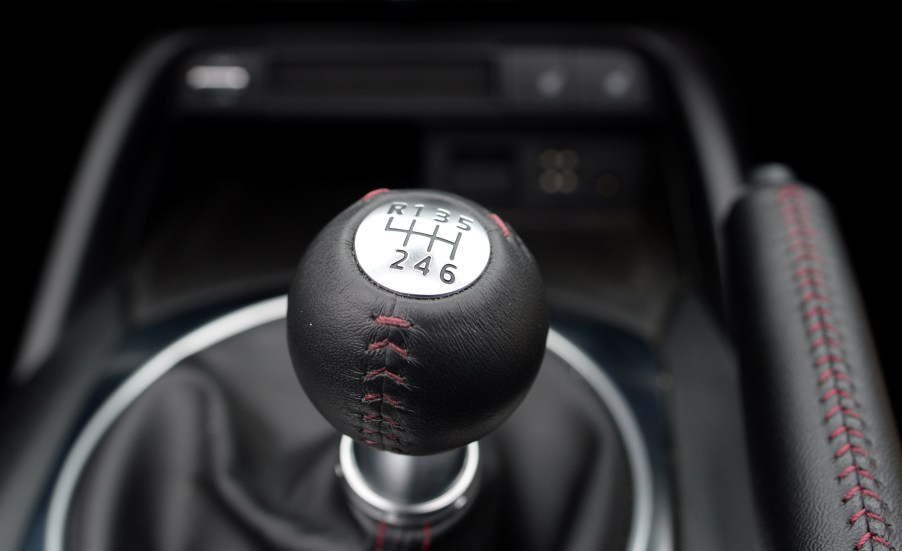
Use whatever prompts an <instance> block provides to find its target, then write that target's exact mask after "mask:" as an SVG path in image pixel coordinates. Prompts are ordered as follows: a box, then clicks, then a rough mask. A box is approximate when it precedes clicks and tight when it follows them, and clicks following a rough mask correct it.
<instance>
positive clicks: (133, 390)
mask: <svg viewBox="0 0 902 551" xmlns="http://www.w3.org/2000/svg"><path fill="white" fill-rule="evenodd" d="M287 306H288V298H287V297H286V296H281V297H277V298H273V299H269V300H266V301H263V302H258V303H256V304H252V305H250V306H247V307H245V308H241V309H239V310H236V311H235V312H232V313H231V314H227V315H225V316H223V317H221V318H218V319H215V320H213V321H211V322H209V323H207V324H205V325H202V326H201V327H199V328H197V329H195V330H194V331H192V332H190V333H188V334H187V335H185V336H184V337H182V338H180V339H179V340H177V341H175V342H174V343H172V344H171V345H169V346H167V347H166V348H164V349H163V350H162V351H160V352H159V353H158V354H157V355H156V356H154V357H153V358H151V359H150V360H149V361H148V362H147V363H145V364H144V365H142V366H141V367H140V368H138V369H137V370H136V371H135V373H134V374H133V375H132V376H131V377H129V378H128V379H127V380H126V381H125V382H124V383H123V384H122V385H121V386H120V387H119V388H118V389H116V391H115V392H113V394H112V395H111V396H110V397H109V398H107V400H106V401H105V402H104V403H103V405H102V406H101V407H100V409H98V410H97V412H96V413H94V415H93V416H92V417H91V419H90V421H88V424H87V425H85V427H84V429H82V431H81V433H80V434H79V435H78V438H77V439H76V441H75V444H74V445H73V446H72V448H71V449H70V450H69V453H68V454H67V455H66V458H65V460H64V462H63V467H62V469H61V470H60V473H59V476H58V477H57V479H56V483H55V484H54V487H53V492H52V494H51V498H50V506H49V511H48V515H47V524H46V526H45V529H44V549H45V550H46V551H64V536H65V531H66V518H67V517H68V516H69V515H68V513H69V505H70V503H71V501H72V496H73V495H74V493H75V488H76V486H77V484H78V480H79V478H80V477H81V473H82V471H83V470H84V468H85V466H86V465H87V463H88V460H89V459H90V458H91V454H92V453H93V452H94V449H95V448H96V447H97V445H98V444H99V443H100V441H101V440H102V439H103V437H104V435H105V434H106V432H107V431H108V430H109V429H110V427H112V426H113V424H114V423H115V422H116V420H117V419H118V418H119V416H120V415H122V413H123V412H124V411H125V410H126V409H127V408H128V407H129V406H130V405H131V404H132V403H134V402H135V400H137V399H138V398H139V397H140V396H141V394H143V393H144V391H145V390H147V389H148V388H149V387H150V386H151V385H152V384H153V383H154V382H156V381H157V380H158V379H159V378H160V377H162V376H163V375H165V374H166V373H167V372H168V371H169V370H170V369H172V368H173V367H175V366H176V365H177V364H178V363H179V362H181V361H182V360H184V359H185V358H187V357H189V356H192V355H194V354H197V353H198V352H201V351H202V350H204V349H206V348H208V347H210V346H213V345H214V344H217V343H219V342H222V341H224V340H226V339H229V338H231V337H234V336H235V335H237V334H239V333H242V332H244V331H247V330H249V329H253V328H254V327H258V326H260V325H263V324H265V323H269V322H272V321H277V320H279V319H282V318H284V317H285V312H286V311H287ZM547 346H548V349H549V350H550V351H551V352H552V353H554V354H555V355H557V356H558V357H560V358H561V359H562V360H564V361H565V362H566V363H568V364H570V365H571V366H572V367H573V369H574V370H576V372H577V373H578V374H579V375H581V376H582V377H583V379H585V380H586V382H587V383H589V386H591V387H592V389H593V390H594V391H595V392H596V393H597V394H598V396H599V397H600V398H601V400H602V401H603V402H604V404H605V406H606V407H607V408H608V409H609V410H610V412H611V416H612V417H613V419H614V422H615V423H616V424H617V427H618V428H619V429H620V432H621V434H622V436H623V441H624V445H625V447H626V453H627V458H628V460H629V464H630V470H631V471H632V473H631V474H632V477H633V485H634V488H635V492H636V496H635V499H634V500H633V523H632V525H631V527H630V535H629V539H628V543H627V548H626V549H627V551H646V550H647V549H648V544H649V540H650V534H651V527H652V517H653V503H654V502H653V499H652V498H653V491H652V475H651V466H650V464H649V461H648V452H647V448H646V446H645V441H644V440H643V438H642V433H641V432H640V429H639V425H638V423H637V422H636V419H635V417H634V416H633V414H632V411H631V410H630V408H629V406H628V405H627V402H626V399H625V398H624V397H623V395H622V394H621V393H620V391H619V390H618V389H617V386H616V385H615V384H614V383H613V381H611V380H610V379H609V378H608V376H607V375H606V374H605V373H604V372H603V371H602V370H601V368H600V367H599V366H598V364H597V363H595V362H594V361H593V360H592V359H591V358H589V357H588V356H587V355H586V354H585V353H583V352H582V351H581V350H580V349H579V348H577V347H576V346H575V345H574V344H573V343H571V342H570V341H568V340H567V339H566V338H564V337H563V336H562V335H561V334H560V333H558V332H556V331H554V330H553V329H552V330H550V331H549V332H548V341H547ZM471 445H472V444H471ZM475 464H476V462H474V465H475ZM462 478H463V477H462Z"/></svg>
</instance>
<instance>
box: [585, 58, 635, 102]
mask: <svg viewBox="0 0 902 551" xmlns="http://www.w3.org/2000/svg"><path fill="white" fill-rule="evenodd" d="M576 66H577V68H578V75H579V78H578V79H577V83H576V87H577V88H578V91H577V94H578V95H579V99H580V103H581V104H582V105H584V106H586V107H592V106H595V107H611V108H614V107H617V108H621V109H631V108H638V107H644V106H645V105H646V104H647V103H648V102H649V100H650V90H649V81H648V74H647V73H646V70H645V65H644V63H642V60H641V59H640V58H639V57H638V56H636V55H633V54H630V53H627V52H624V51H601V50H598V51H593V50H584V51H581V52H580V53H579V54H578V55H577V61H576Z"/></svg>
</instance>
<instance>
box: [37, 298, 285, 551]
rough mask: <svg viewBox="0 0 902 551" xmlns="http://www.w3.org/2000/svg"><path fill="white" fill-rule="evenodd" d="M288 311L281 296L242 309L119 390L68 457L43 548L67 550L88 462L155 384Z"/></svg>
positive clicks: (157, 359) (176, 346) (165, 353)
mask: <svg viewBox="0 0 902 551" xmlns="http://www.w3.org/2000/svg"><path fill="white" fill-rule="evenodd" d="M287 309H288V298H287V297H285V296H282V297H278V298H274V299H270V300H266V301H263V302H258V303H256V304H253V305H251V306H247V307H245V308H241V309H239V310H236V311H235V312H232V313H231V314H227V315H225V316H223V317H221V318H218V319H216V320H213V321H211V322H210V323H207V324H206V325H202V326H201V327H199V328H198V329H195V330H194V331H192V332H190V333H188V334H187V335H185V336H184V337H182V338H180V339H179V340H177V341H175V342H174V343H172V344H170V345H169V346H167V347H166V348H164V349H163V350H162V351H161V352H160V353H158V354H157V355H156V356H154V357H153V358H151V359H150V361H148V362H147V363H146V364H144V365H142V366H141V367H140V368H138V370H137V371H135V373H134V375H132V376H131V377H129V378H128V379H127V380H126V381H125V382H124V383H123V384H122V386H120V387H119V388H118V389H116V391H115V392H114V393H113V394H112V395H111V396H110V397H109V398H107V400H106V401H105V402H104V403H103V405H102V406H101V407H100V409H98V410H97V412H96V413H95V414H94V415H93V416H92V417H91V420H90V421H88V424H87V425H85V428H84V429H82V431H81V434H79V435H78V439H77V440H76V441H75V445H73V446H72V448H71V449H70V450H69V454H68V455H67V456H66V460H65V462H64V463H63V468H62V470H61V471H60V474H59V477H57V480H56V484H55V485H54V488H53V494H52V495H51V498H50V508H49V511H48V514H47V526H46V528H45V531H44V549H46V550H47V551H63V548H64V545H63V540H64V534H65V530H66V517H68V512H69V503H70V502H71V501H72V495H73V494H74V493H75V487H76V485H77V484H78V480H79V478H80V477H81V473H82V471H83V470H84V468H85V465H86V464H87V463H88V459H90V457H91V454H92V453H93V452H94V448H96V447H97V444H99V443H100V440H101V439H102V438H103V436H104V435H105V434H106V432H107V431H108V430H109V429H110V427H111V426H112V425H113V423H115V422H116V419H118V418H119V416H120V415H122V413H123V412H124V411H125V410H126V409H127V408H128V407H129V406H130V405H131V404H132V403H133V402H134V401H135V400H137V399H138V397H140V396H141V394H143V393H144V391H145V390H147V389H148V388H149V387H150V385H152V384H153V383H154V382H156V380H157V379H159V378H160V377H162V376H163V375H165V374H166V372H168V371H169V370H170V369H172V368H173V367H174V366H175V365H177V364H178V363H179V362H181V361H182V360H184V359H185V358H187V357H189V356H192V355H194V354H196V353H198V352H200V351H202V350H204V349H206V348H209V347H210V346H213V345H214V344H216V343H219V342H222V341H224V340H226V339H228V338H230V337H234V336H235V335H237V334H239V333H241V332H243V331H247V330H248V329H253V328H254V327H257V326H259V325H263V324H264V323H268V322H271V321H276V320H279V319H282V318H284V317H285V312H286V311H287Z"/></svg>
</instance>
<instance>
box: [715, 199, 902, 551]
mask: <svg viewBox="0 0 902 551" xmlns="http://www.w3.org/2000/svg"><path fill="white" fill-rule="evenodd" d="M728 234H729V252H730V257H731V260H730V282H731V284H732V292H731V296H732V307H733V312H732V320H733V327H734V331H735V335H736V338H737V342H738V345H739V348H740V352H741V360H742V370H743V373H742V378H743V392H744V399H745V410H746V418H747V423H748V429H749V431H748V434H749V439H750V442H749V449H750V452H751V454H752V460H753V468H754V475H755V477H756V480H757V484H756V486H757V492H758V505H759V508H760V512H761V514H762V516H763V520H764V522H763V526H764V529H765V531H766V533H767V537H768V538H769V547H770V548H771V549H804V550H811V551H824V550H839V551H862V550H863V551H872V550H874V551H888V550H889V549H898V548H899V546H900V540H899V532H898V527H899V525H900V521H902V517H900V507H902V489H900V475H902V453H900V445H899V438H898V432H897V430H896V427H895V426H894V423H893V416H892V411H891V409H890V407H889V403H888V397H887V392H886V389H885V385H884V382H883V379H882V376H881V372H880V368H879V364H878V360H877V357H876V355H875V351H874V347H873V344H872V342H871V337H870V333H869V329H868V326H867V323H866V318H865V315H864V312H863V311H862V305H861V300H860V298H859V295H858V292H857V289H856V285H855V281H854V280H853V277H852V274H851V272H850V270H849V262H848V258H847V256H846V252H845V250H844V248H843V245H842V243H841V239H840V235H839V233H838V231H837V227H836V222H835V220H834V218H833V215H832V213H831V211H830V208H829V206H828V205H827V204H826V202H825V200H824V199H823V198H822V197H821V196H820V194H818V193H817V192H815V191H813V190H812V189H811V188H808V187H806V186H801V185H784V186H765V187H758V188H755V189H753V190H752V191H750V192H749V193H748V195H747V196H746V197H745V198H744V199H742V200H741V201H740V202H739V203H738V204H737V206H736V207H735V210H734V212H733V213H732V216H731V219H730V221H729V226H728ZM888 237H889V236H878V238H879V239H887V238H888Z"/></svg>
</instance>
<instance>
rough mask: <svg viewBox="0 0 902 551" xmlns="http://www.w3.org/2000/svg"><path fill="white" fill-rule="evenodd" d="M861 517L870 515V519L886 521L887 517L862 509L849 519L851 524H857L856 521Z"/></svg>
mask: <svg viewBox="0 0 902 551" xmlns="http://www.w3.org/2000/svg"><path fill="white" fill-rule="evenodd" d="M861 517H868V518H869V519H873V520H876V521H877V522H886V519H884V518H883V517H881V516H880V515H876V514H874V513H872V512H870V511H868V510H867V509H862V510H860V511H858V512H857V513H855V514H854V515H852V518H850V519H849V524H855V522H856V521H858V519H860V518H861Z"/></svg>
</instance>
